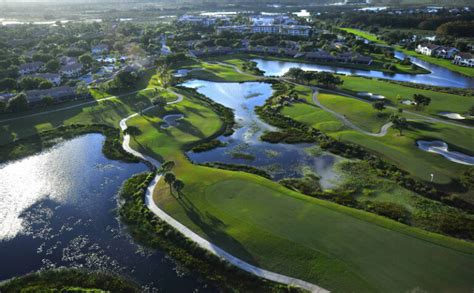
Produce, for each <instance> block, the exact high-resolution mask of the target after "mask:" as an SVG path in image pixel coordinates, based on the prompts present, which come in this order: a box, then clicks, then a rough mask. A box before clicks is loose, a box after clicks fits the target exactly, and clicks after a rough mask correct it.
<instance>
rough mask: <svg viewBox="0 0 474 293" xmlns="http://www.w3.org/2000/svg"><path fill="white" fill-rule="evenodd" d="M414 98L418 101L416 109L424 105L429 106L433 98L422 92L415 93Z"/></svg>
mask: <svg viewBox="0 0 474 293" xmlns="http://www.w3.org/2000/svg"><path fill="white" fill-rule="evenodd" d="M413 100H414V101H415V103H416V104H415V107H416V109H421V108H422V107H423V106H428V105H429V104H430V103H431V98H429V97H427V96H424V95H420V94H414V95H413Z"/></svg>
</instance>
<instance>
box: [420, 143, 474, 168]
mask: <svg viewBox="0 0 474 293" xmlns="http://www.w3.org/2000/svg"><path fill="white" fill-rule="evenodd" d="M416 144H417V145H418V148H419V149H421V150H424V151H425V152H430V153H436V154H440V155H442V156H443V157H445V158H446V159H448V160H450V161H451V162H455V163H458V164H463V165H468V166H474V157H473V156H469V155H466V154H463V153H460V152H453V151H449V149H448V144H447V143H445V142H444V141H441V140H433V141H426V140H418V141H417V142H416Z"/></svg>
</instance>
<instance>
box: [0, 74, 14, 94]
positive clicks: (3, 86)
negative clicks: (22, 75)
mask: <svg viewBox="0 0 474 293" xmlns="http://www.w3.org/2000/svg"><path fill="white" fill-rule="evenodd" d="M16 87H17V83H16V80H15V79H14V78H11V77H6V78H4V79H2V80H0V91H2V90H14V89H16Z"/></svg>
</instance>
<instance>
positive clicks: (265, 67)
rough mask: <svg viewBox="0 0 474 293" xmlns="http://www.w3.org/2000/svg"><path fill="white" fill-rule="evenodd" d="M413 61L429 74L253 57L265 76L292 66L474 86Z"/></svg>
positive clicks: (455, 75)
mask: <svg viewBox="0 0 474 293" xmlns="http://www.w3.org/2000/svg"><path fill="white" fill-rule="evenodd" d="M395 57H397V58H400V59H403V58H404V57H405V55H404V54H403V53H400V52H396V54H395ZM409 57H410V59H411V60H412V62H413V63H415V64H417V65H419V66H421V67H423V68H425V69H428V70H429V71H431V73H429V74H406V73H385V72H381V71H376V70H361V69H350V68H343V67H338V66H329V65H319V64H310V63H301V62H288V61H277V60H265V59H252V61H255V62H256V63H257V67H258V68H259V69H261V70H262V71H264V74H265V76H282V75H283V74H285V73H286V72H288V70H290V68H294V67H297V68H301V69H303V70H306V71H324V72H332V73H338V74H345V75H358V76H365V77H373V78H380V79H388V80H394V81H404V82H412V83H418V84H426V85H434V86H441V87H456V88H474V78H469V77H466V76H463V75H461V74H459V73H456V72H453V71H451V70H448V69H445V68H443V67H440V66H437V65H434V64H431V63H428V62H425V61H422V60H420V59H418V58H415V57H412V56H409Z"/></svg>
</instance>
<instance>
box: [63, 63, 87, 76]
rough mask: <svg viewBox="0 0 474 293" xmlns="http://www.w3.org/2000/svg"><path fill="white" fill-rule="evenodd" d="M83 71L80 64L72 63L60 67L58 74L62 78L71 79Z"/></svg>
mask: <svg viewBox="0 0 474 293" xmlns="http://www.w3.org/2000/svg"><path fill="white" fill-rule="evenodd" d="M82 70H83V66H82V64H81V63H73V64H69V65H64V66H63V67H61V69H60V70H59V72H60V73H61V75H62V76H65V77H68V78H71V77H78V76H80V75H81V73H82Z"/></svg>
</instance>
